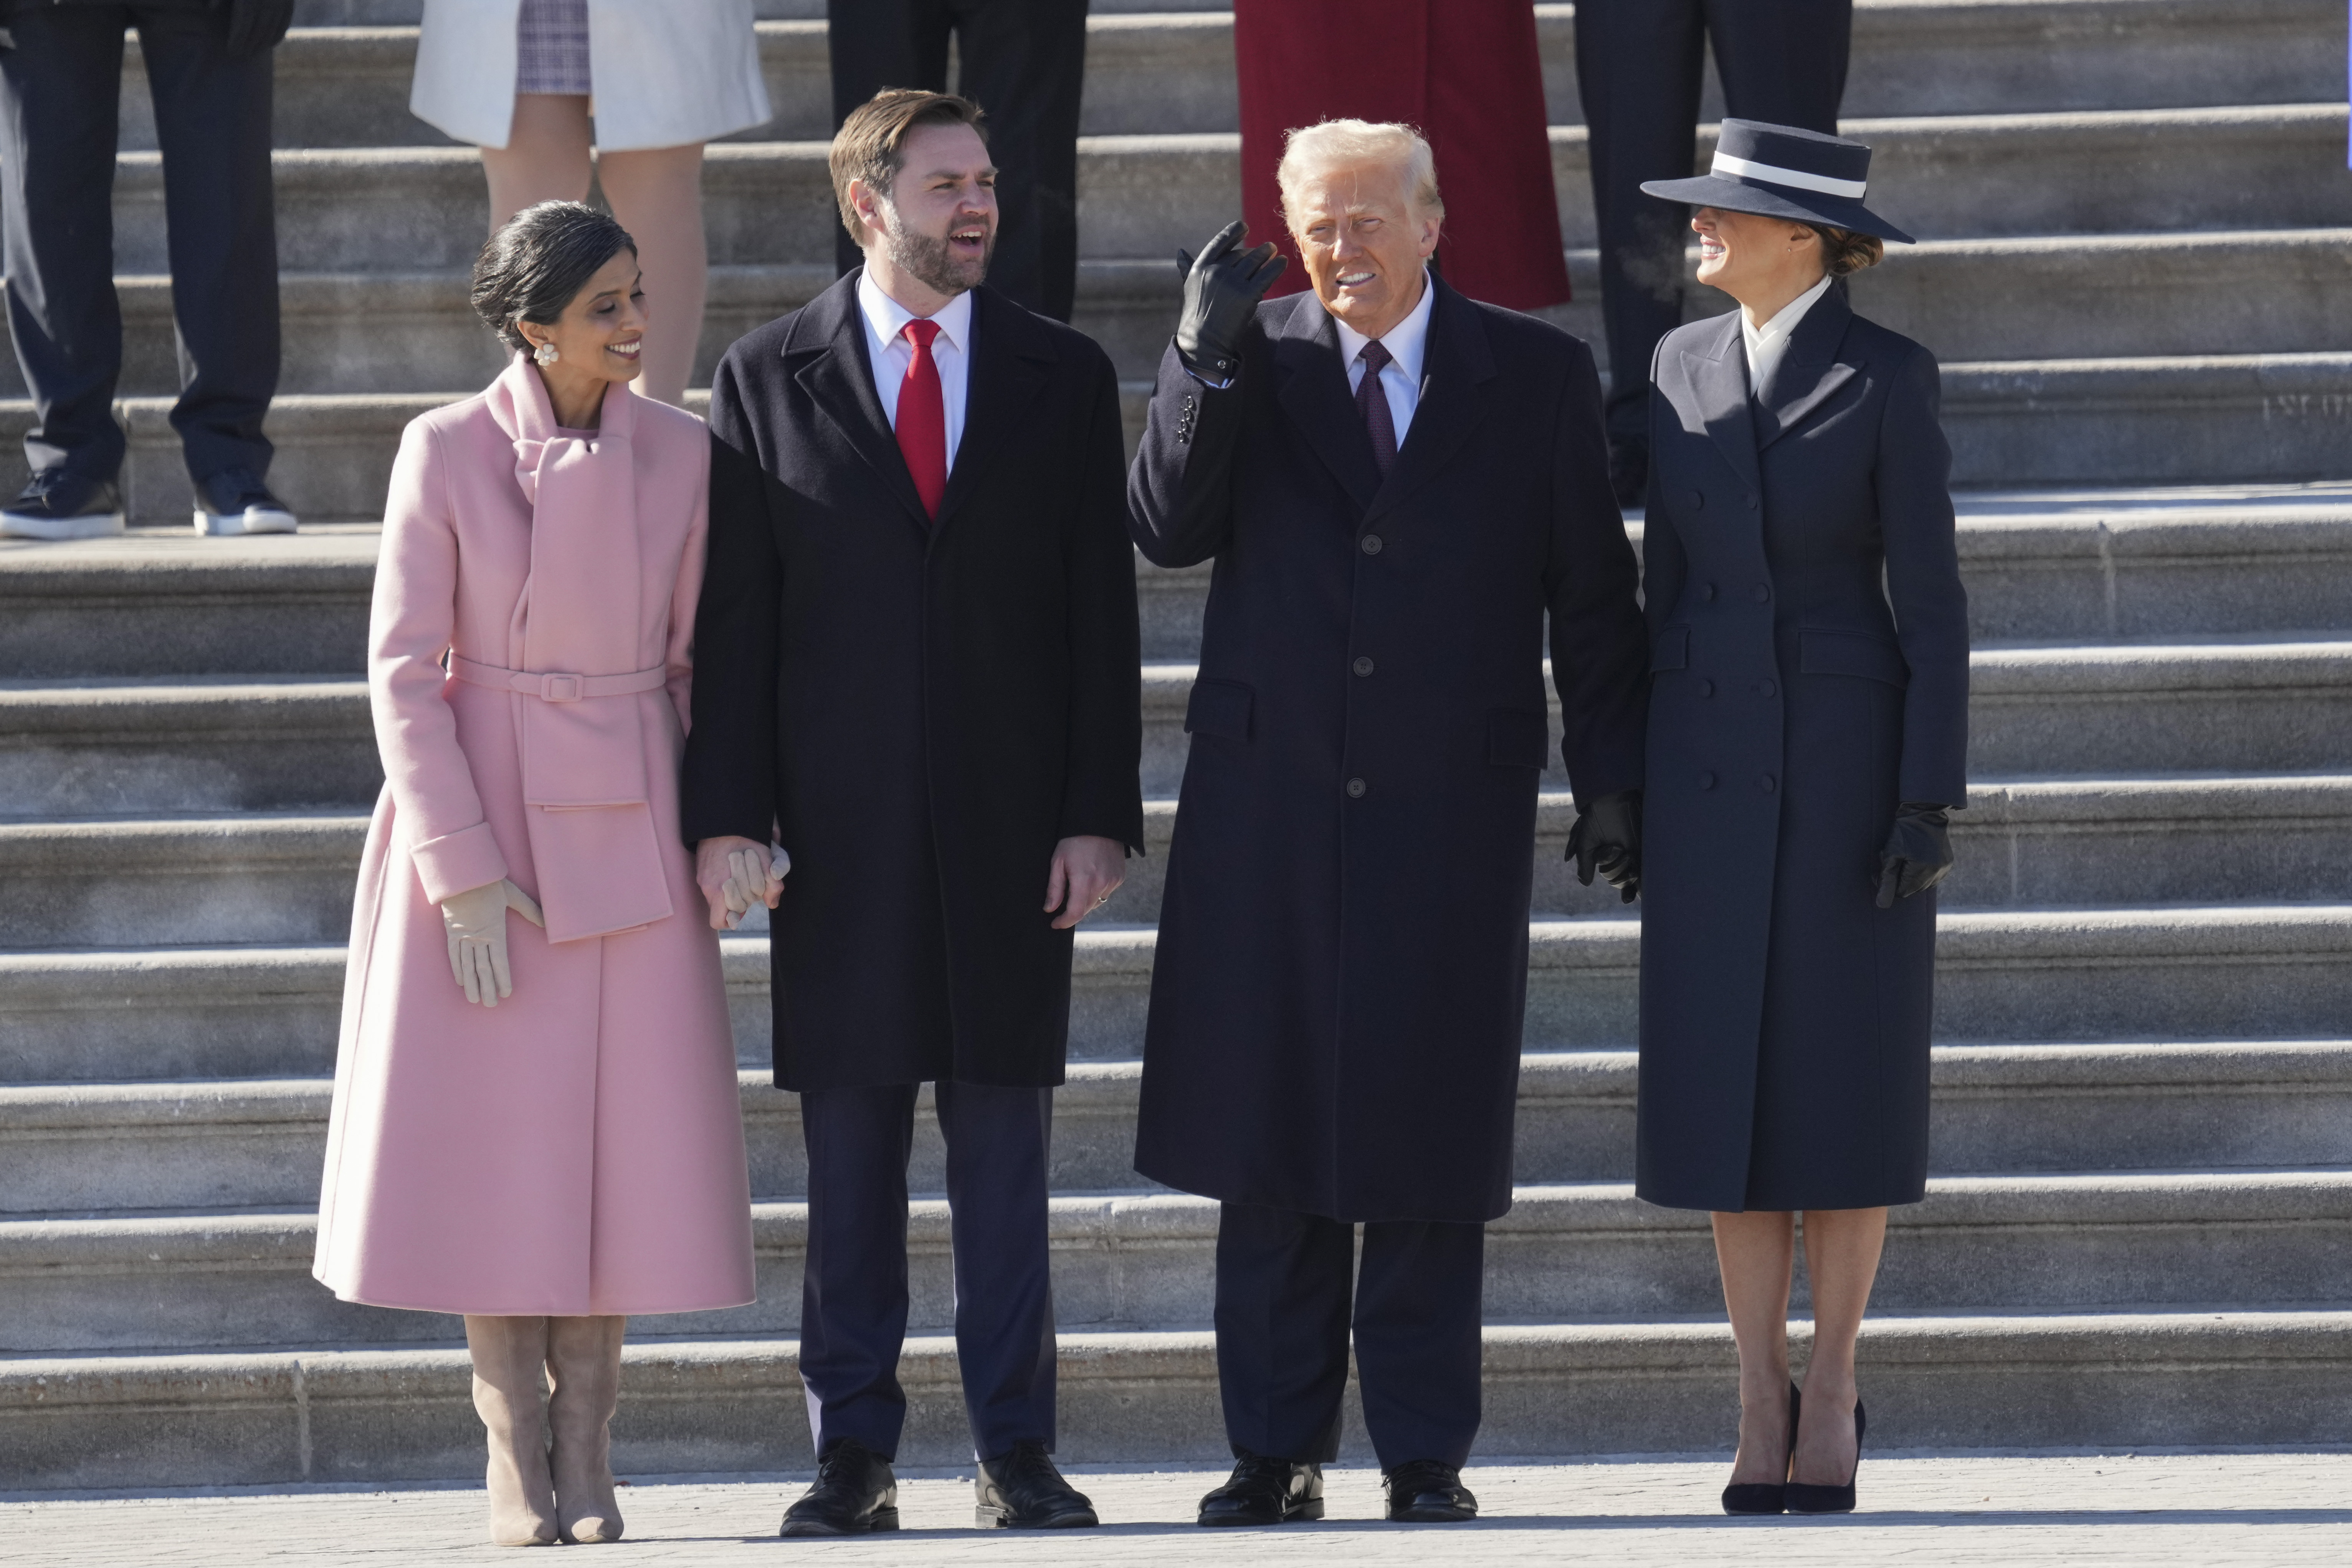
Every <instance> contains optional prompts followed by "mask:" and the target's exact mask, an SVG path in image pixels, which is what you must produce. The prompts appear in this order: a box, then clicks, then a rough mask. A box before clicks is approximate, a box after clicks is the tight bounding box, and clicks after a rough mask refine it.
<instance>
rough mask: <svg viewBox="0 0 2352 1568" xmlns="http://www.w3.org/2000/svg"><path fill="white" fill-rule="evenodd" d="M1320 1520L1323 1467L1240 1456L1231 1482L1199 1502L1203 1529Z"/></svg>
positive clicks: (1308, 1463)
mask: <svg viewBox="0 0 2352 1568" xmlns="http://www.w3.org/2000/svg"><path fill="white" fill-rule="evenodd" d="M1322 1517H1323V1467H1322V1466H1320V1465H1318V1464H1314V1463H1311V1462H1301V1461H1297V1460H1292V1459H1270V1458H1266V1457H1265V1455H1263V1454H1244V1455H1243V1456H1242V1458H1241V1462H1240V1463H1238V1464H1236V1465H1235V1466H1234V1473H1233V1477H1232V1479H1229V1480H1227V1481H1226V1482H1225V1484H1224V1485H1223V1486H1221V1487H1219V1488H1218V1489H1216V1490H1215V1491H1213V1492H1211V1493H1210V1494H1209V1495H1208V1496H1207V1497H1204V1498H1202V1500H1201V1519H1200V1521H1201V1522H1202V1524H1205V1525H1211V1526H1219V1525H1248V1524H1285V1523H1287V1522H1289V1521H1291V1520H1294V1519H1321V1518H1322Z"/></svg>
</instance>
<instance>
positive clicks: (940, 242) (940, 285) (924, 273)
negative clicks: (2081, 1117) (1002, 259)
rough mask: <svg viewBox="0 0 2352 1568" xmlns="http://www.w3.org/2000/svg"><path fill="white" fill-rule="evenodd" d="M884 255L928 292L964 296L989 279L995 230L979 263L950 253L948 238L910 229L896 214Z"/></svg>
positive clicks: (992, 226)
mask: <svg viewBox="0 0 2352 1568" xmlns="http://www.w3.org/2000/svg"><path fill="white" fill-rule="evenodd" d="M883 254H884V255H886V256H887V257H889V258H890V265H891V266H893V267H896V268H898V269H899V270H900V271H902V272H904V273H906V274H908V276H909V277H911V278H913V279H916V280H917V281H918V282H919V283H921V284H922V285H923V287H925V288H927V289H936V290H937V291H939V292H940V293H941V294H961V293H962V292H964V291H965V290H966V289H976V288H978V287H979V286H980V284H981V282H982V279H985V278H986V277H987V276H988V264H989V262H990V261H992V259H994V258H995V256H996V228H995V226H994V225H990V226H989V230H988V240H987V243H986V244H984V245H983V246H982V247H981V252H980V257H979V259H977V260H971V261H967V260H963V259H961V258H958V257H956V256H955V255H954V254H953V253H952V252H950V250H949V249H948V242H947V240H946V238H945V237H938V238H934V237H931V236H930V235H928V234H917V233H916V232H915V231H914V230H912V229H910V228H908V227H907V226H905V224H904V223H903V222H902V221H901V220H900V219H899V217H898V213H897V212H896V211H895V210H893V211H892V212H891V214H890V226H889V229H888V231H887V235H886V236H885V238H884V241H883Z"/></svg>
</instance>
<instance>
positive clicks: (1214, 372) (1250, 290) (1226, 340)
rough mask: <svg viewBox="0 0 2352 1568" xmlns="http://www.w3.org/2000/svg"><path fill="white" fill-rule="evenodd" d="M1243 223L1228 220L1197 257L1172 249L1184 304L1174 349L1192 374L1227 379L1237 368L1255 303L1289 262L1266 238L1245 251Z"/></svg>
mask: <svg viewBox="0 0 2352 1568" xmlns="http://www.w3.org/2000/svg"><path fill="white" fill-rule="evenodd" d="M1248 234H1249V226H1248V225H1247V224H1244V223H1239V222H1235V223H1229V224H1227V225H1225V226H1224V227H1223V228H1221V229H1219V230H1218V231H1217V237H1216V238H1214V239H1213V240H1211V241H1209V243H1208V244H1207V246H1205V247H1202V251H1201V256H1200V259H1199V260H1197V261H1196V260H1194V259H1193V258H1192V257H1190V256H1187V255H1185V254H1184V253H1183V252H1182V251H1181V250H1180V251H1178V252H1177V253H1176V267H1177V269H1178V270H1179V271H1181V272H1182V273H1183V274H1184V309H1183V310H1182V312H1181V314H1180V315H1178V317H1177V318H1176V352H1177V353H1181V354H1182V355H1183V356H1184V363H1185V364H1186V365H1187V366H1189V367H1190V368H1191V369H1192V371H1193V372H1194V373H1196V374H1201V375H1204V376H1208V377H1210V378H1211V379H1213V380H1216V381H1231V380H1232V379H1233V378H1234V376H1235V375H1237V374H1240V373H1241V368H1242V332H1243V330H1244V329H1245V328H1246V327H1247V326H1248V325H1249V324H1250V319H1251V317H1252V315H1253V314H1254V313H1255V311H1256V310H1257V302H1258V301H1259V300H1263V299H1265V291H1266V290H1267V289H1271V288H1273V287H1274V280H1275V279H1277V278H1279V277H1281V276H1282V271H1283V268H1286V267H1287V266H1289V265H1290V263H1289V262H1288V261H1286V260H1285V259H1284V258H1282V257H1279V256H1277V255H1276V254H1275V250H1274V247H1273V245H1272V244H1271V243H1269V244H1265V245H1261V246H1259V247H1257V248H1256V249H1255V250H1244V249H1242V248H1241V243H1242V241H1243V239H1244V238H1245V237H1247V236H1248Z"/></svg>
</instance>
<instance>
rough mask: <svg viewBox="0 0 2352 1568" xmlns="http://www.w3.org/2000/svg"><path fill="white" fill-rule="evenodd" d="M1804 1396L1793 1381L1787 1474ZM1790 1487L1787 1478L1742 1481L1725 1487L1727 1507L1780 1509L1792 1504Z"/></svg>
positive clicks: (1783, 1459)
mask: <svg viewBox="0 0 2352 1568" xmlns="http://www.w3.org/2000/svg"><path fill="white" fill-rule="evenodd" d="M1803 1401H1804V1396H1803V1395H1802V1394H1800V1393H1799V1392H1798V1391H1797V1385H1796V1384H1793V1383H1792V1384H1790V1385H1789V1447H1788V1449H1787V1451H1786V1452H1785V1453H1783V1454H1782V1455H1781V1457H1780V1472H1781V1474H1783V1475H1786V1474H1787V1473H1788V1470H1789V1460H1790V1458H1792V1457H1794V1455H1795V1454H1796V1452H1797V1411H1798V1409H1799V1407H1800V1406H1801V1405H1802V1404H1803ZM1788 1491H1789V1488H1788V1485H1787V1483H1786V1482H1783V1481H1739V1482H1736V1483H1734V1484H1733V1485H1731V1486H1727V1487H1726V1488H1724V1489H1723V1511H1724V1512H1726V1513H1780V1512H1784V1511H1785V1510H1787V1508H1788V1506H1789V1500H1788Z"/></svg>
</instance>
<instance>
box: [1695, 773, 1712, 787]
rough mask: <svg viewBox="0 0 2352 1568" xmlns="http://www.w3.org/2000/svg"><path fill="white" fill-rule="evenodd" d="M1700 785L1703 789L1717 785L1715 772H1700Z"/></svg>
mask: <svg viewBox="0 0 2352 1568" xmlns="http://www.w3.org/2000/svg"><path fill="white" fill-rule="evenodd" d="M1698 787H1699V788H1701V789H1713V788H1714V787H1715V775H1714V774H1713V773H1701V774H1699V775H1698Z"/></svg>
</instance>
